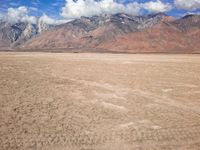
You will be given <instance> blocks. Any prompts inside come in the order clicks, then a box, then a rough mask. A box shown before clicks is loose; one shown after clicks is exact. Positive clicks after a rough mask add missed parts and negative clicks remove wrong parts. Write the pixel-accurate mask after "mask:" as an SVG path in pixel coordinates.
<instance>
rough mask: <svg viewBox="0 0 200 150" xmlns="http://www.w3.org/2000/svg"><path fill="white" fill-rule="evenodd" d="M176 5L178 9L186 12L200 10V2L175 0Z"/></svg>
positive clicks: (196, 0)
mask: <svg viewBox="0 0 200 150" xmlns="http://www.w3.org/2000/svg"><path fill="white" fill-rule="evenodd" d="M174 4H175V6H176V8H178V9H184V10H196V9H200V0H175V1H174Z"/></svg>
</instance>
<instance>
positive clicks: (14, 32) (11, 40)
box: [0, 21, 51, 49]
mask: <svg viewBox="0 0 200 150" xmlns="http://www.w3.org/2000/svg"><path fill="white" fill-rule="evenodd" d="M50 28H51V26H49V25H47V24H44V23H43V22H41V21H39V22H38V23H37V24H30V23H27V22H18V23H10V22H6V21H0V49H2V48H16V47H19V46H21V45H23V44H24V43H25V42H26V41H28V40H30V39H31V38H33V37H35V36H36V35H39V34H40V33H42V32H43V31H46V30H48V29H50Z"/></svg>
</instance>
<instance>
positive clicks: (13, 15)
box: [7, 6, 37, 23]
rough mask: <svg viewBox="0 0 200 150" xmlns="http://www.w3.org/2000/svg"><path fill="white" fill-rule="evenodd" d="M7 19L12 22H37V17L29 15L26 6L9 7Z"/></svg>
mask: <svg viewBox="0 0 200 150" xmlns="http://www.w3.org/2000/svg"><path fill="white" fill-rule="evenodd" d="M7 19H8V20H9V21H11V22H18V21H22V22H30V23H36V22H37V19H36V17H34V16H29V15H28V8H27V7H24V6H21V7H18V8H8V13H7Z"/></svg>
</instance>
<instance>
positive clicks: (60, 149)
mask: <svg viewBox="0 0 200 150" xmlns="http://www.w3.org/2000/svg"><path fill="white" fill-rule="evenodd" d="M199 147H200V55H127V54H89V53H88V54H87V53H85V54H73V53H71V54H52V53H5V52H3V53H0V150H17V149H18V150H135V149H139V150H141V149H142V150H143V149H148V150H150V149H152V150H157V149H162V150H163V149H166V150H168V149H176V150H178V149H179V150H183V149H186V150H197V149H199Z"/></svg>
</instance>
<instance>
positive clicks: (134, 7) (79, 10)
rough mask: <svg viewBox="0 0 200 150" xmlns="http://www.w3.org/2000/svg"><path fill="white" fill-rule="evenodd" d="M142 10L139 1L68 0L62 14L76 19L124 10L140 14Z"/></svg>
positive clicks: (128, 12)
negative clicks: (125, 2)
mask: <svg viewBox="0 0 200 150" xmlns="http://www.w3.org/2000/svg"><path fill="white" fill-rule="evenodd" d="M140 11H141V5H140V4H139V3H137V2H132V3H128V4H126V5H124V4H121V3H117V2H116V1H114V0H101V1H95V0H77V1H73V0H66V5H65V7H63V8H62V12H61V16H63V17H64V18H67V19H75V18H79V17H81V16H93V15H99V14H115V13H122V12H124V13H127V14H132V15H138V14H139V13H140Z"/></svg>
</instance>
